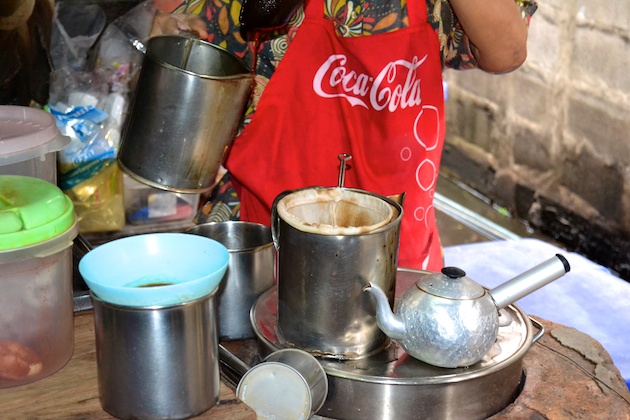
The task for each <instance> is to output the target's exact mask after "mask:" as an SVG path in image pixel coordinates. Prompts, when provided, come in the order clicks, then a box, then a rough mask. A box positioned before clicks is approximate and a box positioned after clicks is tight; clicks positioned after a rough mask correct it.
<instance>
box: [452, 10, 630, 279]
mask: <svg viewBox="0 0 630 420" xmlns="http://www.w3.org/2000/svg"><path fill="white" fill-rule="evenodd" d="M528 49H529V55H528V59H527V61H526V63H525V64H524V65H523V67H522V68H520V69H519V70H517V71H515V72H513V73H510V74H507V75H501V76H496V75H489V74H486V73H483V72H481V71H478V70H474V71H465V72H457V71H451V70H447V71H446V72H445V80H446V81H447V82H448V84H449V99H448V101H447V105H446V114H447V121H448V129H447V141H446V143H447V144H446V147H445V152H444V157H443V166H442V167H443V170H444V171H445V172H448V173H450V174H451V175H453V176H456V177H457V178H460V179H461V180H462V181H464V182H465V183H467V184H469V185H470V186H472V187H473V188H475V189H477V190H478V191H480V192H481V193H483V194H485V195H487V196H488V197H489V198H491V199H493V200H495V201H496V202H497V203H498V204H500V205H502V206H505V207H507V208H508V209H509V210H511V211H512V213H513V214H514V215H515V216H516V217H519V218H522V219H525V220H527V221H529V223H530V224H531V225H532V226H534V227H535V228H537V229H538V230H540V231H542V232H544V233H547V234H550V235H552V236H553V237H554V238H555V239H557V240H559V241H561V242H563V243H565V244H566V245H567V247H568V248H569V249H570V250H574V251H578V252H581V253H582V254H584V255H586V256H588V257H590V258H591V259H592V260H594V261H597V262H599V263H600V264H602V265H606V266H608V267H610V268H612V269H613V270H615V271H617V272H618V273H619V274H620V275H621V276H622V277H624V278H628V279H630V240H628V239H627V238H630V7H629V6H628V2H627V0H606V1H604V0H540V1H539V9H538V12H537V13H536V14H535V15H534V17H533V19H532V22H531V26H530V33H529V41H528Z"/></svg>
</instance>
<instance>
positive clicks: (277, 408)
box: [236, 349, 328, 419]
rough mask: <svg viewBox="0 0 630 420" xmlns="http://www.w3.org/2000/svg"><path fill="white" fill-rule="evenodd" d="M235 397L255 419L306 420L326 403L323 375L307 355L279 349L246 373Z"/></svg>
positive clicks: (316, 361)
mask: <svg viewBox="0 0 630 420" xmlns="http://www.w3.org/2000/svg"><path fill="white" fill-rule="evenodd" d="M236 395H237V397H238V398H239V399H240V400H241V401H243V402H244V403H245V404H247V405H248V406H249V407H251V408H252V409H253V410H254V411H256V414H257V415H258V417H259V418H278V419H308V418H310V417H312V416H313V415H314V414H315V413H317V412H318V411H319V409H320V408H321V407H322V405H323V404H324V401H326V397H327V396H328V377H327V376H326V371H325V370H324V368H323V367H322V365H321V364H320V363H319V361H318V360H317V359H316V358H315V357H313V356H312V355H311V354H310V353H307V352H305V351H303V350H298V349H283V350H278V351H275V352H273V353H271V354H270V355H269V356H267V358H265V360H264V361H263V362H262V363H260V364H258V365H256V366H254V367H253V368H251V369H250V370H248V371H247V373H246V374H245V375H243V377H242V378H241V380H240V382H239V384H238V387H237V388H236Z"/></svg>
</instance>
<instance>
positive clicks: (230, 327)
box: [186, 222, 275, 340]
mask: <svg viewBox="0 0 630 420" xmlns="http://www.w3.org/2000/svg"><path fill="white" fill-rule="evenodd" d="M186 232H187V233H192V234H195V235H201V236H205V237H208V238H210V239H214V240H215V241H217V242H219V243H220V244H222V245H223V246H225V247H226V248H227V250H228V252H229V253H230V259H229V264H228V269H227V272H226V273H225V275H224V276H223V280H222V281H221V284H220V285H219V291H218V307H219V309H218V316H219V337H220V338H222V339H230V340H244V339H247V338H252V337H254V332H253V330H252V325H251V322H250V320H249V311H250V309H251V307H252V305H253V304H254V302H256V299H258V297H259V296H260V295H261V294H262V293H263V292H264V291H266V290H267V289H269V288H270V287H272V286H273V283H274V260H275V257H274V256H275V249H274V247H273V242H272V240H271V229H269V228H268V227H267V226H265V225H261V224H258V223H250V222H213V223H204V224H201V225H197V226H194V227H192V228H190V229H188V230H187V231H186Z"/></svg>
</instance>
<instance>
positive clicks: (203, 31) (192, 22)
mask: <svg viewBox="0 0 630 420" xmlns="http://www.w3.org/2000/svg"><path fill="white" fill-rule="evenodd" d="M182 32H191V33H194V34H195V35H197V36H198V37H199V38H201V39H207V38H208V29H207V28H206V24H205V22H204V21H203V19H201V18H200V17H199V16H197V15H194V14H183V13H182V14H180V13H163V12H160V11H158V12H157V13H156V14H155V17H154V18H153V26H152V27H151V32H150V33H149V37H154V36H160V35H178V34H181V33H182Z"/></svg>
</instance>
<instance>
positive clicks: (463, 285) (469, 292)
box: [416, 267, 486, 300]
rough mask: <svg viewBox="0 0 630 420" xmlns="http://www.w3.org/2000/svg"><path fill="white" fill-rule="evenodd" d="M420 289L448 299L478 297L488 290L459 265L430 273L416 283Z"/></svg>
mask: <svg viewBox="0 0 630 420" xmlns="http://www.w3.org/2000/svg"><path fill="white" fill-rule="evenodd" d="M416 287H418V289H420V290H423V291H425V292H427V293H430V294H431V295H433V296H437V297H441V298H446V299H457V300H462V299H477V298H480V297H482V296H483V295H485V293H486V290H485V289H484V288H483V287H482V286H481V285H479V284H478V283H476V282H474V281H473V280H471V279H469V278H468V277H466V272H465V271H464V270H462V269H461V268H457V267H444V268H442V271H441V272H439V273H430V274H428V275H427V276H424V277H423V278H422V279H420V280H419V281H418V282H417V283H416Z"/></svg>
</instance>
